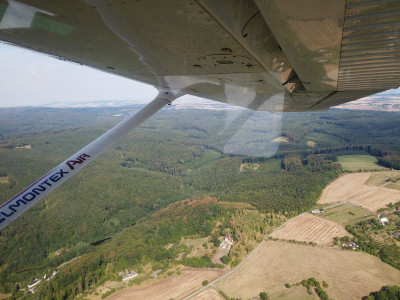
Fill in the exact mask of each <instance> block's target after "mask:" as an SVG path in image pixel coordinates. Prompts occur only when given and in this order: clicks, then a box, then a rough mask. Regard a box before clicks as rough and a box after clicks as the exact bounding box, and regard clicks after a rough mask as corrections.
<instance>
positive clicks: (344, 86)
mask: <svg viewBox="0 0 400 300" xmlns="http://www.w3.org/2000/svg"><path fill="white" fill-rule="evenodd" d="M399 16H400V0H380V1H377V0H347V1H346V0H337V1H330V0H302V1H298V0H218V1H215V0H196V1H192V0H169V1H165V0H146V1H144V0H136V1H133V0H132V1H128V0H114V1H112V0H85V1H82V0H80V1H78V0H76V1H65V0H51V1H50V0H30V1H28V0H20V1H15V0H0V40H1V41H4V42H7V43H11V44H14V45H19V46H21V47H24V48H29V49H32V50H34V51H39V52H42V53H45V54H49V55H52V56H56V57H59V58H60V59H64V60H68V61H72V62H76V63H80V64H84V65H88V66H91V67H93V68H96V69H99V70H103V71H105V72H109V73H113V74H118V75H121V76H124V77H127V78H131V79H135V80H139V81H142V82H146V83H149V84H152V85H154V86H155V87H156V88H157V89H158V91H159V94H158V96H157V97H156V98H155V99H154V100H153V101H152V102H150V103H149V104H148V105H147V106H145V107H144V108H143V109H142V110H140V111H139V112H137V113H136V114H135V115H132V116H130V117H129V118H126V119H125V120H124V121H122V122H121V123H120V124H118V125H117V126H115V127H114V128H112V129H110V130H109V131H108V132H106V133H105V134H103V135H102V136H100V137H99V138H97V139H96V140H94V141H93V142H92V143H90V144H89V145H88V146H86V147H84V148H83V149H82V150H80V151H78V152H77V153H76V154H74V155H72V156H71V157H69V158H68V159H67V160H65V161H64V162H63V163H61V164H60V165H59V166H57V167H56V168H54V169H53V170H52V171H50V172H49V173H47V174H46V175H44V176H43V177H41V178H40V179H39V180H37V181H36V182H34V183H33V184H32V185H30V186H28V187H27V188H26V189H24V190H23V191H22V192H21V193H19V194H17V195H16V196H15V197H13V198H12V199H10V200H9V201H8V202H6V203H4V204H2V205H1V206H0V230H1V229H2V228H4V227H5V226H7V225H8V224H9V223H10V222H11V221H12V220H14V219H15V218H17V217H18V216H19V215H21V214H22V213H23V212H24V211H26V210H27V209H29V208H30V207H31V206H32V205H34V204H35V203H36V202H37V201H39V200H40V199H42V198H43V197H44V196H45V195H47V194H48V193H50V192H51V191H52V190H54V189H55V188H57V187H58V186H60V185H61V184H62V183H63V182H65V181H66V180H67V179H68V178H70V177H71V176H72V175H73V174H75V173H77V172H78V171H79V170H81V169H82V168H83V167H84V166H86V165H87V163H89V162H90V161H91V160H93V159H94V158H95V157H97V156H98V155H100V154H101V153H102V152H103V151H105V150H106V149H107V148H108V147H110V146H111V145H112V144H113V143H115V142H116V141H117V140H118V139H119V138H121V137H122V136H123V135H124V134H126V133H127V132H128V131H129V130H131V129H133V128H135V127H137V126H138V125H140V124H141V123H142V122H143V121H144V120H146V119H147V118H148V117H150V116H151V115H152V114H153V113H155V112H156V111H158V110H159V109H161V108H162V107H163V106H164V105H166V104H169V103H170V102H171V101H173V100H174V99H176V98H177V97H179V96H180V95H183V94H192V95H197V96H201V97H206V98H210V99H214V100H218V101H222V102H226V103H229V104H233V105H238V106H242V107H246V108H250V109H254V110H267V111H307V110H320V109H326V108H329V107H330V106H334V105H338V104H341V103H344V102H348V101H351V100H354V99H358V98H361V97H364V96H367V95H370V94H373V93H377V92H379V91H382V90H386V89H390V88H397V87H398V86H399V85H400V69H399V66H400V54H399V53H400V52H399V46H400V44H399V37H400V35H399V29H400V20H399Z"/></svg>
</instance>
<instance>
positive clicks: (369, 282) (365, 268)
mask: <svg viewBox="0 0 400 300" xmlns="http://www.w3.org/2000/svg"><path fill="white" fill-rule="evenodd" d="M310 277H315V278H316V279H317V280H318V281H320V282H322V281H326V282H327V283H328V284H329V287H328V288H326V289H325V290H326V292H327V293H328V295H329V297H330V298H333V299H360V298H361V297H362V296H366V295H368V294H369V293H370V292H372V291H377V290H379V289H380V288H381V287H382V286H384V285H393V284H397V285H398V284H400V271H399V270H396V269H395V268H393V267H391V266H389V265H387V264H385V263H383V262H382V261H381V260H380V259H379V258H377V257H375V256H372V255H369V254H366V253H363V252H355V251H354V252H353V251H344V250H339V249H333V248H322V247H311V246H303V245H295V244H289V243H285V242H274V241H268V242H266V243H265V244H264V245H263V246H262V247H260V248H259V249H258V250H257V251H256V252H255V253H254V255H253V256H252V257H250V259H249V260H248V261H247V262H246V263H245V264H244V265H243V266H242V267H241V268H240V269H239V270H237V271H236V272H234V273H232V275H230V276H228V277H226V278H224V279H222V280H221V281H220V282H218V283H217V284H216V285H217V286H218V287H219V288H220V289H222V291H224V292H225V293H226V294H227V295H228V296H229V297H241V298H242V299H249V298H251V297H254V296H256V295H258V294H259V293H260V292H262V291H266V292H268V294H269V295H270V297H271V299H276V298H281V299H308V298H307V294H306V289H305V288H303V290H304V293H303V292H302V290H300V288H290V289H286V288H285V286H284V285H285V283H290V284H293V283H297V282H299V281H301V280H303V279H307V278H310ZM294 293H296V295H295V294H294ZM314 296H315V295H314Z"/></svg>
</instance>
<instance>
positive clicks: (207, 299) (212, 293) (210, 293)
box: [190, 288, 225, 300]
mask: <svg viewBox="0 0 400 300" xmlns="http://www.w3.org/2000/svg"><path fill="white" fill-rule="evenodd" d="M190 299H192V300H224V299H225V298H224V297H222V295H221V294H220V293H218V291H217V290H216V289H213V288H208V289H206V290H204V291H202V292H201V293H199V294H197V295H196V296H194V297H193V298H190Z"/></svg>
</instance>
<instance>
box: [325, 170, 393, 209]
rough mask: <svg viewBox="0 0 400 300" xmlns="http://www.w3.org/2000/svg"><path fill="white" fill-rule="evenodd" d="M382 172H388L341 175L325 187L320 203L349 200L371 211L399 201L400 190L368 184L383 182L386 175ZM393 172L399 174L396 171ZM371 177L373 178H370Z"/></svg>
mask: <svg viewBox="0 0 400 300" xmlns="http://www.w3.org/2000/svg"><path fill="white" fill-rule="evenodd" d="M381 173H386V172H377V173H372V172H366V173H352V174H345V175H343V176H340V177H339V178H338V179H336V180H335V181H334V182H332V183H331V184H330V185H328V186H327V187H326V188H325V190H324V191H323V192H322V196H321V198H320V199H319V200H318V203H332V202H343V201H348V202H350V203H353V204H357V205H360V206H362V207H365V208H367V209H369V210H371V211H376V210H378V209H379V208H381V207H385V206H386V205H387V204H389V203H395V202H397V201H399V199H400V190H396V189H393V188H386V187H385V186H380V187H378V186H372V185H367V183H369V184H372V183H373V184H378V183H380V182H382V178H385V175H384V174H381ZM388 173H389V172H388ZM393 174H394V175H395V176H397V174H396V173H393ZM370 177H371V178H372V179H371V180H369V178H370ZM385 180H387V179H385ZM389 184H390V183H389ZM389 184H388V185H389Z"/></svg>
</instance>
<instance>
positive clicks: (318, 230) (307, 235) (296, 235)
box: [271, 214, 349, 245]
mask: <svg viewBox="0 0 400 300" xmlns="http://www.w3.org/2000/svg"><path fill="white" fill-rule="evenodd" d="M345 235H348V236H349V233H348V232H347V231H346V230H345V229H344V227H343V225H341V224H338V223H336V222H334V221H331V220H327V219H323V218H320V217H316V216H313V215H311V214H303V215H300V216H299V217H297V218H294V219H292V220H291V221H289V222H287V223H286V224H285V225H284V226H282V227H281V228H280V229H279V230H277V231H275V232H274V233H273V234H272V235H271V237H272V238H277V239H285V240H296V241H300V242H308V243H309V242H314V243H316V244H319V245H330V244H332V243H333V238H334V237H342V236H345Z"/></svg>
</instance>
